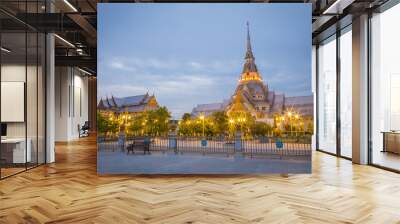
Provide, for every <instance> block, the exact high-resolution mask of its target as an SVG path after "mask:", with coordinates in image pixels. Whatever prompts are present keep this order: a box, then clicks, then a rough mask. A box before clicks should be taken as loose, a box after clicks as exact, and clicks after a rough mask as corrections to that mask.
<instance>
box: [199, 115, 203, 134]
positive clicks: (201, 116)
mask: <svg viewBox="0 0 400 224" xmlns="http://www.w3.org/2000/svg"><path fill="white" fill-rule="evenodd" d="M199 118H200V120H201V121H202V122H203V138H204V115H200V117H199Z"/></svg>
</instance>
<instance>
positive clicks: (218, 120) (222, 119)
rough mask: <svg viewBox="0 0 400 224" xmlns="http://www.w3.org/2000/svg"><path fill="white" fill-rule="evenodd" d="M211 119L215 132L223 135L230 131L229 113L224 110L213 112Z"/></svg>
mask: <svg viewBox="0 0 400 224" xmlns="http://www.w3.org/2000/svg"><path fill="white" fill-rule="evenodd" d="M210 120H211V124H212V129H213V131H214V133H215V134H217V135H223V134H225V133H226V132H227V131H228V128H229V123H228V115H227V114H226V113H225V112H224V111H218V112H214V113H212V114H211V117H210Z"/></svg>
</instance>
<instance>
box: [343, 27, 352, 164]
mask: <svg viewBox="0 0 400 224" xmlns="http://www.w3.org/2000/svg"><path fill="white" fill-rule="evenodd" d="M351 48H352V35H351V30H349V31H348V32H346V33H344V34H342V35H341V36H340V122H341V124H340V127H341V130H340V135H341V136H340V143H341V146H340V150H341V151H340V152H341V155H342V156H346V157H349V158H351V156H352V148H351V145H352V137H351V136H352V66H351V65H352V50H351Z"/></svg>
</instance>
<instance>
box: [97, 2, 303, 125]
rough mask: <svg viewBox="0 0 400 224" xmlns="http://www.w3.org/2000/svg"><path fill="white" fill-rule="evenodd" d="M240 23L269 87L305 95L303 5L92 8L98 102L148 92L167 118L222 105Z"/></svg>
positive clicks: (233, 78) (235, 60)
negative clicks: (208, 105)
mask: <svg viewBox="0 0 400 224" xmlns="http://www.w3.org/2000/svg"><path fill="white" fill-rule="evenodd" d="M247 21H249V23H250V35H251V42H252V48H253V53H254V56H255V58H256V64H257V66H258V69H259V72H260V73H261V75H262V77H263V79H264V81H265V82H266V83H267V85H268V86H269V88H270V89H271V90H274V91H276V92H277V93H285V94H286V95H287V96H294V95H308V94H311V5H310V4H275V3H274V4H262V3H253V4H99V5H98V45H97V46H98V86H99V88H98V99H100V98H101V97H103V98H104V97H105V96H111V95H114V96H117V97H123V96H132V95H139V94H144V93H146V92H149V93H150V94H153V93H154V94H155V95H156V97H157V100H158V102H159V104H161V105H164V106H167V107H168V109H169V110H170V111H171V112H172V115H173V117H174V118H179V117H180V116H181V115H182V114H183V113H184V112H191V111H192V108H193V107H194V106H196V105H197V104H203V103H214V102H222V100H224V99H229V97H230V96H231V95H232V94H233V92H234V90H235V87H236V85H237V83H238V78H239V76H240V73H241V71H242V66H243V63H244V56H245V51H246V22H247Z"/></svg>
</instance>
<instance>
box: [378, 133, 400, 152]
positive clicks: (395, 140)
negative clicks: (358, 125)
mask: <svg viewBox="0 0 400 224" xmlns="http://www.w3.org/2000/svg"><path fill="white" fill-rule="evenodd" d="M381 133H382V134H383V151H382V152H392V153H396V154H400V132H399V131H382V132H381Z"/></svg>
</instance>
